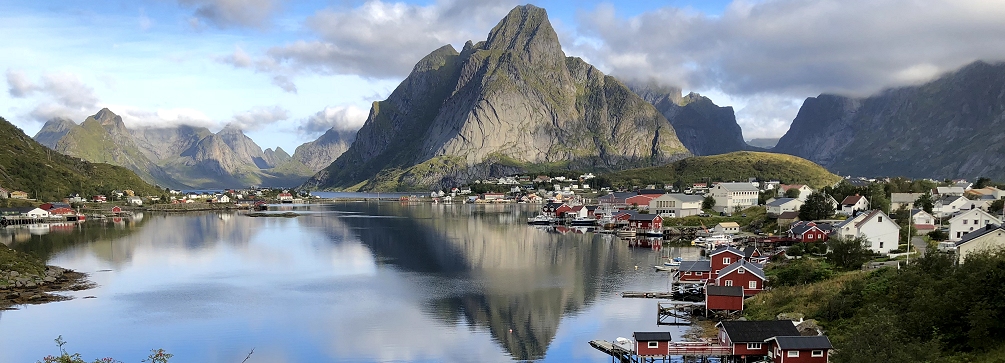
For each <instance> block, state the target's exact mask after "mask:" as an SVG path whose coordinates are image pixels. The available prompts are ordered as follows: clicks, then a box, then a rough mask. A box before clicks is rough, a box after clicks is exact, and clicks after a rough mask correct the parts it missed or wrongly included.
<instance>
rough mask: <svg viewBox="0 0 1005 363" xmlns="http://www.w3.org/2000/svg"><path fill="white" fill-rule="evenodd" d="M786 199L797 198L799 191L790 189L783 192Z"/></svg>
mask: <svg viewBox="0 0 1005 363" xmlns="http://www.w3.org/2000/svg"><path fill="white" fill-rule="evenodd" d="M785 197H786V198H799V189H796V188H792V189H789V190H786V191H785Z"/></svg>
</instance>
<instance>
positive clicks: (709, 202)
mask: <svg viewBox="0 0 1005 363" xmlns="http://www.w3.org/2000/svg"><path fill="white" fill-rule="evenodd" d="M712 207H715V198H712V196H711V195H709V196H707V197H705V200H703V201H701V209H712Z"/></svg>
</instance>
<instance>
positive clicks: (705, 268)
mask: <svg viewBox="0 0 1005 363" xmlns="http://www.w3.org/2000/svg"><path fill="white" fill-rule="evenodd" d="M680 271H681V272H688V271H694V272H710V271H712V261H709V260H700V261H681V262H680Z"/></svg>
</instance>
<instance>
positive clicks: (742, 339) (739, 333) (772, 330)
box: [717, 320, 799, 344]
mask: <svg viewBox="0 0 1005 363" xmlns="http://www.w3.org/2000/svg"><path fill="white" fill-rule="evenodd" d="M717 326H719V327H721V328H722V331H723V332H725V333H726V336H727V337H728V338H729V341H730V342H731V343H732V344H736V343H763V342H764V341H765V340H766V339H769V338H774V337H782V336H799V330H798V329H796V325H795V324H793V323H792V321H789V320H755V321H742V320H733V321H722V322H719V324H717Z"/></svg>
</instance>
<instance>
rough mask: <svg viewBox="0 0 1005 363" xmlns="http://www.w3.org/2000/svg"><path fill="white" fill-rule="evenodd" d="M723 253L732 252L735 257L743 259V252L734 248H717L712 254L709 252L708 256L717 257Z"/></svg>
mask: <svg viewBox="0 0 1005 363" xmlns="http://www.w3.org/2000/svg"><path fill="white" fill-rule="evenodd" d="M723 252H730V253H732V254H734V255H737V256H740V257H743V251H740V250H738V249H736V248H733V246H722V247H719V248H716V249H715V250H713V251H712V252H709V254H708V255H709V256H715V255H718V254H720V253H723Z"/></svg>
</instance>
